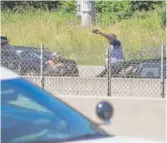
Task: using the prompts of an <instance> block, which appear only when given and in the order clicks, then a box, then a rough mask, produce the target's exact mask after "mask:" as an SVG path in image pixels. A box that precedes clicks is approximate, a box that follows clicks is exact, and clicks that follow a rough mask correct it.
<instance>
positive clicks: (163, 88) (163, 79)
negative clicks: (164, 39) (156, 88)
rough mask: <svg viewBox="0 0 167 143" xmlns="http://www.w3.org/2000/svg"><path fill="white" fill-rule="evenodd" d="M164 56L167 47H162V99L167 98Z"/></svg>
mask: <svg viewBox="0 0 167 143" xmlns="http://www.w3.org/2000/svg"><path fill="white" fill-rule="evenodd" d="M164 54H165V46H164V45H161V96H162V98H164V97H165V78H164Z"/></svg>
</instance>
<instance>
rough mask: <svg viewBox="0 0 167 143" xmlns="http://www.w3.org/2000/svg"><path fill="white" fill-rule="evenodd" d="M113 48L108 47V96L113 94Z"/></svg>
mask: <svg viewBox="0 0 167 143" xmlns="http://www.w3.org/2000/svg"><path fill="white" fill-rule="evenodd" d="M110 54H111V48H110V46H109V47H108V65H107V75H108V76H107V79H108V82H107V83H108V85H107V87H108V90H107V96H111V55H110Z"/></svg>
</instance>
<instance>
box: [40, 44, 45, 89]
mask: <svg viewBox="0 0 167 143" xmlns="http://www.w3.org/2000/svg"><path fill="white" fill-rule="evenodd" d="M40 48H41V87H42V89H44V82H45V81H44V74H43V71H44V67H43V49H44V44H43V43H41V46H40Z"/></svg>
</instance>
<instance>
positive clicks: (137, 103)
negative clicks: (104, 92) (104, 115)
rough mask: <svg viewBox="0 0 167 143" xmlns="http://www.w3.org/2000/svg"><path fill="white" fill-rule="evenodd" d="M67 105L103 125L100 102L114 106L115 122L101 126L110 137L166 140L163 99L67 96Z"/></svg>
mask: <svg viewBox="0 0 167 143" xmlns="http://www.w3.org/2000/svg"><path fill="white" fill-rule="evenodd" d="M60 99H62V100H63V101H64V102H66V103H68V104H69V105H71V106H72V107H74V108H76V109H77V110H79V111H80V112H81V113H83V114H84V115H86V116H87V117H88V118H90V119H92V120H93V121H95V122H98V123H100V120H99V119H98V118H97V116H96V114H95V107H96V105H97V103H98V102H99V101H103V100H107V101H108V102H110V103H111V104H113V106H114V109H115V113H114V117H113V118H112V123H111V124H110V125H108V126H105V127H102V128H104V129H105V130H106V131H107V132H109V133H110V134H116V135H123V136H137V137H141V138H146V139H157V140H158V139H160V140H165V138H166V136H165V135H166V107H165V106H166V101H165V100H163V99H138V98H137V99H135V98H133V99H132V98H109V97H108V98H107V97H91V96H90V97H76V96H75V97H67V96H63V97H62V96H61V97H60Z"/></svg>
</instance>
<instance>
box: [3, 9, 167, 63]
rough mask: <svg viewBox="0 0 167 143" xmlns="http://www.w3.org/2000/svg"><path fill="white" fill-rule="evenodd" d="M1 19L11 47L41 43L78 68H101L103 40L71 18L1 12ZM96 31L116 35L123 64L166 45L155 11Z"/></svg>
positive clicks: (32, 12) (38, 44)
mask: <svg viewBox="0 0 167 143" xmlns="http://www.w3.org/2000/svg"><path fill="white" fill-rule="evenodd" d="M1 17H2V23H1V27H2V30H1V31H2V33H3V34H5V35H7V36H8V38H9V40H10V43H11V45H25V46H34V47H39V46H40V43H44V45H45V46H46V47H47V48H48V49H50V50H52V51H60V52H62V53H63V54H64V55H65V56H66V57H68V58H72V59H74V60H76V61H77V62H79V63H80V64H87V65H103V64H104V56H105V50H106V49H105V48H106V46H107V40H105V39H104V38H103V37H100V36H99V35H94V34H92V32H91V31H92V29H93V28H95V27H81V26H80V21H79V19H77V18H76V17H75V15H72V14H67V13H66V14H65V13H60V12H47V11H42V10H39V11H25V12H24V13H12V12H4V11H2V12H1ZM106 21H107V19H106ZM107 23H110V22H109V21H108V22H107ZM96 28H99V29H101V30H102V31H104V32H107V33H110V32H114V33H115V34H117V36H118V37H119V39H121V41H122V44H123V47H124V53H125V58H126V59H127V60H128V59H130V56H129V51H130V52H132V51H133V52H137V51H138V50H140V49H141V48H143V47H146V46H148V45H152V46H154V47H155V46H160V45H161V44H164V43H166V41H165V38H166V33H165V29H162V28H161V27H160V16H159V15H158V13H157V12H156V11H155V12H150V14H149V16H148V17H147V18H145V19H143V18H139V17H137V16H136V17H133V18H132V19H130V20H124V21H121V22H118V23H117V24H114V25H111V24H110V25H108V24H104V23H98V24H97V25H96Z"/></svg>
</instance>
